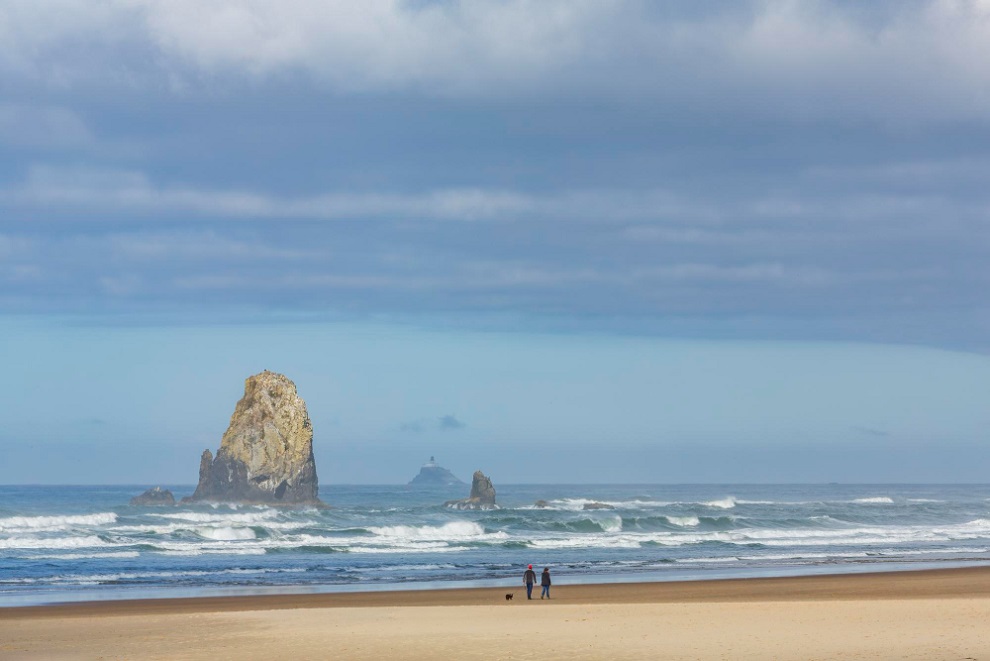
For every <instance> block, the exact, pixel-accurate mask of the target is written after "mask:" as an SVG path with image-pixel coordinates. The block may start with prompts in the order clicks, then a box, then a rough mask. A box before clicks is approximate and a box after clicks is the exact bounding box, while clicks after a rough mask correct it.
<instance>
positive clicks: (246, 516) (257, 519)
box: [151, 509, 280, 525]
mask: <svg viewBox="0 0 990 661" xmlns="http://www.w3.org/2000/svg"><path fill="white" fill-rule="evenodd" d="M279 514H280V512H279V511H278V510H273V509H264V510H261V511H258V512H243V513H240V512H238V513H235V512H230V513H228V512H224V513H222V514H210V513H208V512H175V513H174V514H173V513H169V514H152V515H151V516H156V517H160V518H163V519H172V520H178V521H189V522H191V523H223V524H227V525H229V524H231V523H242V524H247V525H252V524H259V525H267V524H268V523H269V522H271V521H272V520H273V519H277V518H278V516H279Z"/></svg>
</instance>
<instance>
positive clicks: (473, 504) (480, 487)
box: [444, 471, 498, 510]
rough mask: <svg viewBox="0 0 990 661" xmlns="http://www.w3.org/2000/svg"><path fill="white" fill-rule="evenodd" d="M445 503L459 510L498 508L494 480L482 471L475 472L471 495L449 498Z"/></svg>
mask: <svg viewBox="0 0 990 661" xmlns="http://www.w3.org/2000/svg"><path fill="white" fill-rule="evenodd" d="M444 505H445V506H447V507H453V508H454V509H459V510H494V509H498V505H496V504H495V487H494V486H492V481H491V480H490V479H489V478H487V477H485V474H484V473H482V472H481V471H475V472H474V477H473V479H472V480H471V495H470V496H468V497H467V498H463V499H461V500H448V501H447V502H446V503H444Z"/></svg>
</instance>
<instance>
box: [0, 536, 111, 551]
mask: <svg viewBox="0 0 990 661" xmlns="http://www.w3.org/2000/svg"><path fill="white" fill-rule="evenodd" d="M89 546H108V544H107V542H104V541H103V540H102V539H100V538H99V537H96V536H95V535H91V536H88V537H55V538H50V539H45V538H38V537H8V538H7V539H0V549H78V548H85V547H89Z"/></svg>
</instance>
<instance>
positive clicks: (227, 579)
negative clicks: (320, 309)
mask: <svg viewBox="0 0 990 661" xmlns="http://www.w3.org/2000/svg"><path fill="white" fill-rule="evenodd" d="M163 486H166V487H167V488H169V489H171V490H172V491H173V493H174V494H175V496H176V498H177V499H178V498H181V497H182V496H186V495H189V494H191V493H192V491H193V487H192V486H189V485H186V486H181V485H179V486H174V485H173V486H168V485H163ZM496 486H497V489H498V502H499V504H500V505H501V509H498V510H485V511H463V510H454V509H450V508H446V507H444V506H443V503H444V502H445V501H446V500H449V499H453V498H462V497H464V496H465V495H466V494H467V490H468V487H466V486H460V487H435V488H413V487H408V486H346V485H328V486H324V487H322V488H321V490H320V496H321V498H322V499H323V500H324V501H326V502H327V503H329V504H330V505H332V506H333V508H332V509H328V510H317V509H298V510H293V509H276V508H270V507H261V506H228V505H216V506H211V505H194V506H193V505H190V506H186V505H182V506H178V507H174V508H150V507H131V506H129V505H128V501H129V500H130V498H131V497H132V496H135V495H137V494H139V493H141V492H142V491H144V489H145V486H104V487H95V486H0V606H12V605H29V604H43V603H53V602H63V601H78V600H94V599H128V598H149V597H178V596H202V595H227V594H240V595H243V594H265V593H299V592H337V591H357V590H377V589H391V590H394V589H411V588H441V587H455V586H457V587H460V586H505V587H507V588H509V587H517V586H518V585H519V583H520V582H521V577H522V572H523V570H524V568H525V566H526V565H528V564H533V565H534V567H535V568H537V569H538V570H539V569H542V568H543V567H550V568H551V574H552V575H553V577H554V582H555V584H556V585H565V584H567V583H594V582H626V581H669V580H696V579H704V578H725V577H747V576H784V575H800V574H821V573H849V572H861V571H886V570H902V569H911V568H927V567H950V566H952V567H954V566H967V565H976V564H987V563H990V485H837V484H836V485H496ZM537 501H546V504H545V506H543V507H539V506H537V505H536V503H537ZM541 505H542V503H541Z"/></svg>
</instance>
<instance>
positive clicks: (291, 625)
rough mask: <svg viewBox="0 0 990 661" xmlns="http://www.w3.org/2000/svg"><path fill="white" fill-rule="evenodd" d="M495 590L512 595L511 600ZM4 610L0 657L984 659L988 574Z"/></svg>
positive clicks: (978, 570)
mask: <svg viewBox="0 0 990 661" xmlns="http://www.w3.org/2000/svg"><path fill="white" fill-rule="evenodd" d="M506 592H513V593H514V595H515V597H514V599H513V600H512V601H506V600H505V598H504V595H505V593H506ZM551 596H552V597H553V598H552V599H551V600H550V601H541V600H539V599H536V598H534V600H533V601H527V600H526V599H525V589H524V588H523V587H522V586H521V585H520V586H517V587H503V588H453V589H446V590H415V591H412V590H411V591H395V592H363V593H362V592H351V593H336V594H333V593H330V594H308V595H298V594H296V595H259V596H237V597H202V598H175V599H143V600H131V601H114V602H106V601H103V602H77V603H68V604H57V605H50V606H24V607H11V608H2V609H0V658H3V659H12V660H14V661H27V660H30V661H35V660H39V659H44V660H46V661H48V660H51V659H59V660H64V659H72V660H76V659H162V660H165V659H168V660H173V659H188V660H195V661H200V660H201V661H215V660H216V659H218V658H237V659H242V660H248V659H259V660H260V659H273V658H294V659H300V660H303V659H326V658H339V659H355V660H356V659H362V660H363V659H368V660H371V659H375V660H379V659H383V658H387V659H391V660H393V661H395V660H404V659H408V660H418V659H435V658H451V659H454V658H457V659H467V658H483V659H648V658H663V659H674V660H684V661H686V660H688V659H692V660H696V659H714V658H729V659H753V660H756V659H759V660H761V661H762V660H763V659H770V658H772V659H780V660H793V661H807V659H844V660H849V659H925V660H926V661H930V660H936V661H941V660H943V659H944V660H946V661H948V660H950V659H952V660H958V659H966V658H970V659H976V658H988V657H990V636H987V635H986V633H985V631H986V622H987V621H988V620H990V567H973V568H960V569H923V570H915V571H901V572H881V573H860V574H833V575H825V576H801V577H777V578H734V579H717V580H706V581H684V582H659V583H611V584H576V585H567V584H566V583H565V584H557V585H554V586H553V588H552V589H551Z"/></svg>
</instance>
